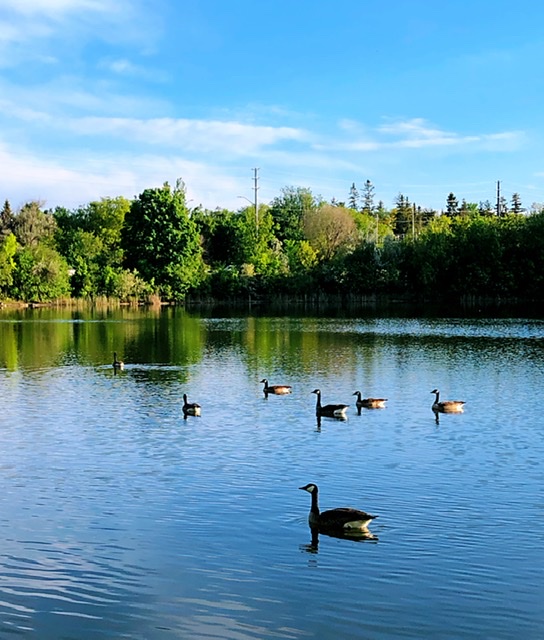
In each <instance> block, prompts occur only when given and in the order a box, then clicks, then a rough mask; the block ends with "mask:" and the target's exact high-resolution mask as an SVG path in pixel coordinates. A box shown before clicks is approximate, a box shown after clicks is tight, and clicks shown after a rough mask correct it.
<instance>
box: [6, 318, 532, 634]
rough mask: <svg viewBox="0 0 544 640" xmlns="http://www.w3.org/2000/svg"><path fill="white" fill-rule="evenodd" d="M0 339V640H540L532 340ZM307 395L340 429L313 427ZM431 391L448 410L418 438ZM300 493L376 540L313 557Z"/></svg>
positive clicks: (319, 330) (390, 335)
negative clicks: (270, 388) (312, 491)
mask: <svg viewBox="0 0 544 640" xmlns="http://www.w3.org/2000/svg"><path fill="white" fill-rule="evenodd" d="M0 336H1V340H2V343H1V344H0V392H1V401H2V402H1V413H0V438H1V446H0V487H1V489H2V490H1V492H0V539H1V546H0V585H1V587H0V638H2V639H3V638H11V637H13V638H17V637H25V638H37V639H39V640H53V639H54V640H61V639H62V640H72V639H73V640H81V639H88V640H94V639H95V638H103V639H107V640H110V639H111V640H113V639H117V638H131V639H146V640H147V639H149V640H155V639H157V640H162V639H170V638H172V639H176V638H204V639H208V638H209V639H212V638H221V639H231V640H246V639H248V640H249V639H266V638H274V639H276V638H288V639H298V638H317V639H320V640H327V639H329V638H331V639H332V638H361V639H367V638H369V639H386V638H387V639H390V638H433V639H440V640H442V639H452V640H453V639H459V638H462V639H481V638H490V639H491V638H492V639H513V638H524V639H531V640H532V639H535V640H536V639H541V638H542V637H544V604H543V603H544V581H543V579H542V575H543V570H544V551H543V549H544V526H543V522H544V426H543V420H542V416H541V413H542V406H541V404H542V403H541V398H540V396H541V390H542V388H544V366H543V364H544V358H543V356H544V322H541V321H539V320H534V319H532V320H524V319H512V318H510V319H495V320H493V319H479V320H471V319H428V318H427V319H417V318H406V319H402V318H349V319H339V318H335V319H325V318H301V317H299V318H288V317H283V318H255V317H248V318H218V317H204V316H202V317H199V316H195V315H191V314H185V313H182V312H174V311H168V312H163V313H162V314H161V315H160V316H156V317H155V316H148V315H146V314H142V315H141V317H140V316H138V314H137V313H134V314H130V315H126V314H119V316H118V317H116V316H113V317H112V316H108V317H104V318H97V317H94V316H93V317H89V318H85V317H79V316H78V317H74V316H66V315H62V317H55V315H54V314H51V313H50V314H49V315H48V314H45V315H43V314H42V315H38V316H37V317H36V316H34V315H32V314H24V315H17V314H11V315H10V314H5V315H3V316H0ZM114 349H116V350H117V351H118V352H119V356H122V357H123V358H125V360H126V366H125V370H124V371H122V372H120V373H118V374H115V373H114V371H113V369H112V367H111V361H112V353H113V350H114ZM263 377H267V378H268V379H269V381H270V383H271V384H274V383H286V384H291V385H292V387H293V393H292V394H291V395H289V396H284V397H279V396H268V398H265V396H264V395H263V393H262V385H261V384H259V380H261V378H263ZM316 387H319V388H320V389H321V390H322V394H323V402H324V403H327V402H345V403H348V404H350V405H351V406H350V408H349V409H348V419H347V420H346V421H337V420H332V419H327V418H323V419H322V420H321V424H320V425H318V422H317V419H316V417H315V413H314V406H315V396H314V395H312V394H311V391H312V390H313V389H315V388H316ZM435 387H439V388H440V389H441V391H442V397H443V398H444V399H447V398H451V399H462V400H465V401H466V409H465V412H464V413H463V414H460V415H441V416H439V420H438V423H437V420H436V418H435V415H434V414H433V413H432V411H431V403H432V399H433V396H432V395H431V394H430V391H431V390H432V389H433V388H435ZM356 390H361V391H362V392H363V395H364V396H368V395H375V396H385V397H387V398H388V403H387V408H386V409H384V410H374V411H372V410H363V411H362V412H361V414H360V415H358V414H357V411H356V408H355V403H354V401H355V398H354V397H353V395H352V394H353V392H354V391H356ZM183 393H187V394H188V395H189V400H190V401H197V402H199V403H200V404H201V405H202V416H201V417H188V418H187V419H183V414H182V411H181V406H182V402H183V401H182V399H181V398H182V394H183ZM310 481H312V482H316V483H317V484H318V485H319V487H320V502H321V507H322V508H329V507H334V506H355V507H359V508H362V509H365V510H367V511H369V512H371V513H376V514H379V517H378V519H377V520H375V521H374V522H373V523H372V525H371V527H370V528H371V531H372V534H373V536H375V539H374V540H362V541H353V540H347V539H338V538H332V537H327V536H324V535H321V536H320V537H319V540H318V541H317V543H315V541H314V544H311V542H312V541H311V535H310V531H309V529H308V526H307V515H308V511H309V506H310V497H309V495H308V494H307V493H305V492H302V491H299V490H298V487H300V486H302V485H304V484H306V483H308V482H310Z"/></svg>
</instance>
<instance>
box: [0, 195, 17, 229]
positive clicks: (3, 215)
mask: <svg viewBox="0 0 544 640" xmlns="http://www.w3.org/2000/svg"><path fill="white" fill-rule="evenodd" d="M14 221H15V220H14V216H13V211H12V210H11V205H10V203H9V200H6V201H5V202H4V206H3V207H2V211H0V236H7V235H9V234H10V233H12V232H13V225H14Z"/></svg>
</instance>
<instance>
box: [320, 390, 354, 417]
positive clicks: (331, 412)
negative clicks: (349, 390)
mask: <svg viewBox="0 0 544 640" xmlns="http://www.w3.org/2000/svg"><path fill="white" fill-rule="evenodd" d="M312 393H315V394H316V396H317V401H316V405H315V413H316V415H317V416H326V417H329V418H345V417H346V411H347V409H348V408H349V404H325V405H322V404H321V391H320V390H319V389H314V390H313V391H312Z"/></svg>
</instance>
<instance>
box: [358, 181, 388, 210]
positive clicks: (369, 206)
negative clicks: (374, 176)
mask: <svg viewBox="0 0 544 640" xmlns="http://www.w3.org/2000/svg"><path fill="white" fill-rule="evenodd" d="M382 204H383V203H382ZM361 211H363V213H368V214H371V213H373V212H374V185H373V184H372V182H370V180H367V181H366V182H365V184H364V187H363V206H362V209H361Z"/></svg>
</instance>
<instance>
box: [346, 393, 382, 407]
mask: <svg viewBox="0 0 544 640" xmlns="http://www.w3.org/2000/svg"><path fill="white" fill-rule="evenodd" d="M353 395H354V396H357V400H356V401H355V404H356V405H357V408H358V409H360V408H361V407H365V409H385V403H386V402H387V398H363V397H362V393H361V392H360V391H355V392H354V394H353Z"/></svg>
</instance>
